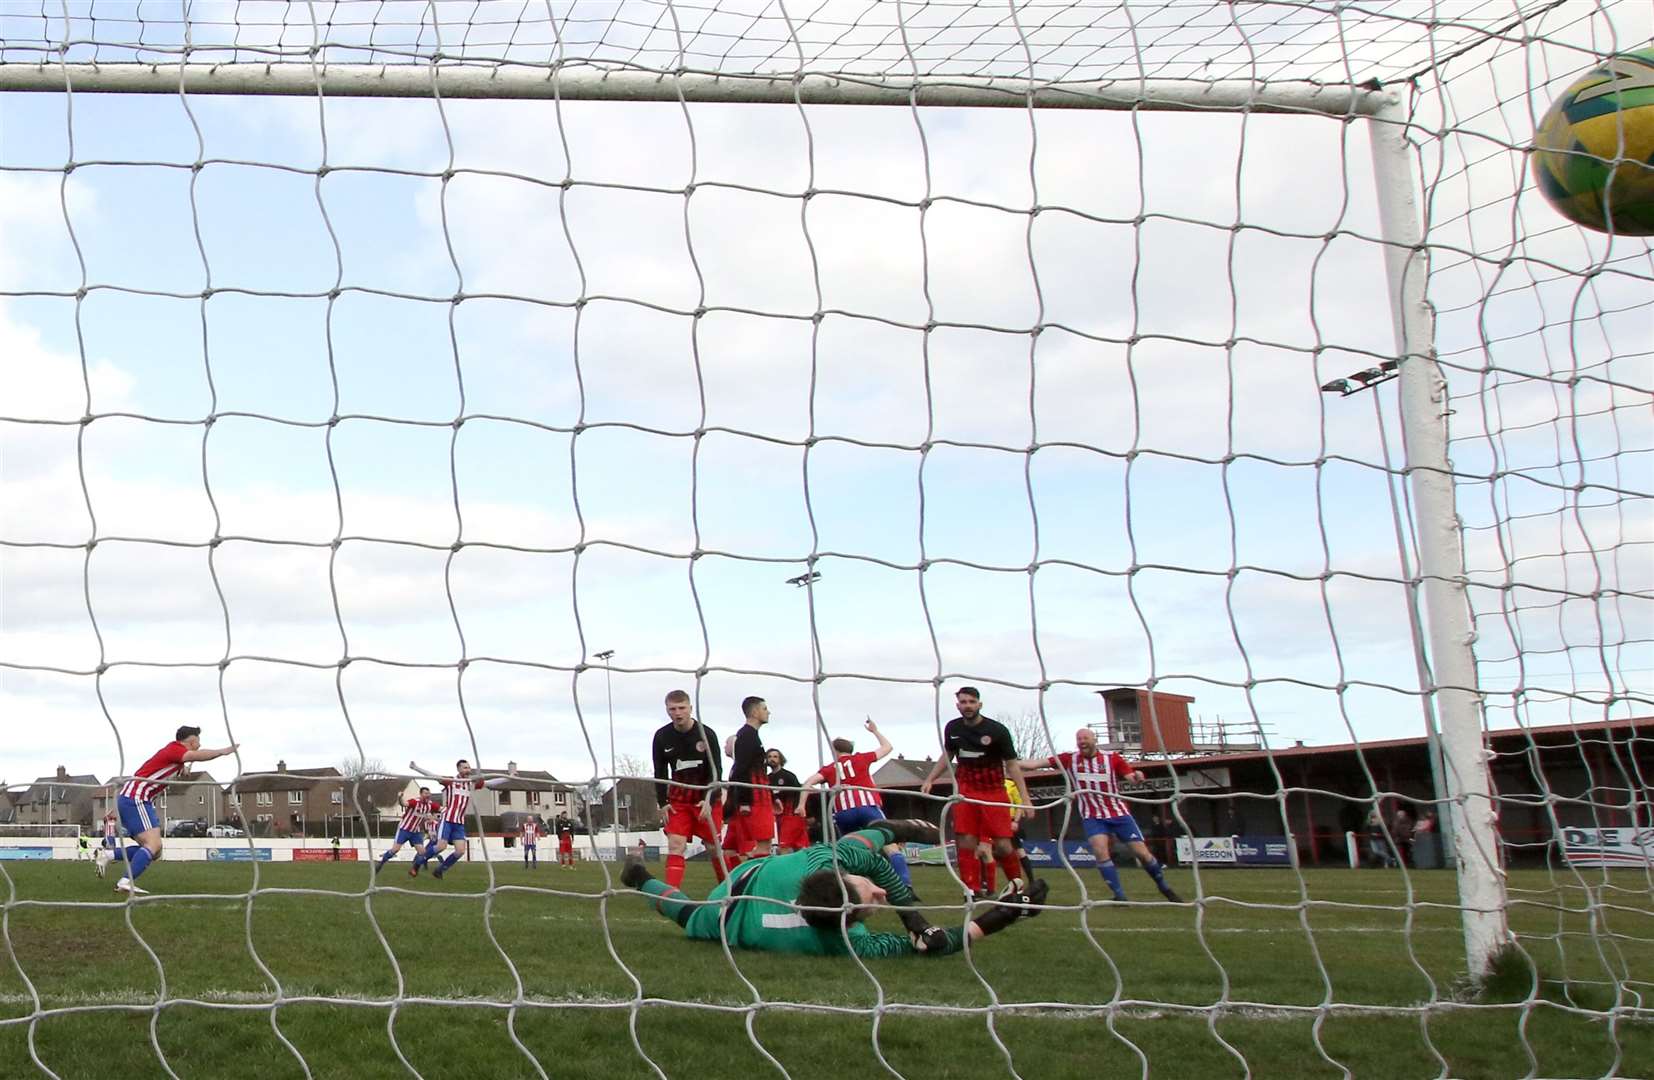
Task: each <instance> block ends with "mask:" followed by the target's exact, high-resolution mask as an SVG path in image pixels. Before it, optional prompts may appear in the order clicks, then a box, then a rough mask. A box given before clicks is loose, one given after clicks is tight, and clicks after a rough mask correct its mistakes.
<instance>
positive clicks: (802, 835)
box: [775, 814, 810, 848]
mask: <svg viewBox="0 0 1654 1080" xmlns="http://www.w3.org/2000/svg"><path fill="white" fill-rule="evenodd" d="M775 842H776V843H777V844H780V845H781V846H782V847H786V848H807V847H809V846H810V826H809V825H808V824H807V823H806V822H805V821H804V815H803V814H780V815H778V816H777V817H776V819H775Z"/></svg>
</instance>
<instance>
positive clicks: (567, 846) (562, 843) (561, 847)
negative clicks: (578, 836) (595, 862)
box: [557, 836, 574, 854]
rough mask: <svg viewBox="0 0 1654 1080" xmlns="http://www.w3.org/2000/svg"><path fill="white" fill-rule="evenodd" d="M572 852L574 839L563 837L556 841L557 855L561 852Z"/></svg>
mask: <svg viewBox="0 0 1654 1080" xmlns="http://www.w3.org/2000/svg"><path fill="white" fill-rule="evenodd" d="M573 850H574V837H572V836H565V837H564V838H563V839H561V840H559V841H557V851H558V853H559V854H560V853H562V852H565V851H573Z"/></svg>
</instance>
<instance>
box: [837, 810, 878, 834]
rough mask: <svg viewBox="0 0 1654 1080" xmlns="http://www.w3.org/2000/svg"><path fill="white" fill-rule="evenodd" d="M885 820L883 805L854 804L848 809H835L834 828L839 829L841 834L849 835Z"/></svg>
mask: <svg viewBox="0 0 1654 1080" xmlns="http://www.w3.org/2000/svg"><path fill="white" fill-rule="evenodd" d="M883 820H884V807H882V806H852V807H851V808H850V809H848V810H835V811H833V828H835V829H837V830H838V833H839V835H840V836H849V835H850V834H851V833H853V832H856V831H858V830H861V829H865V828H867V827H868V826H869V825H875V824H877V823H879V822H881V821H883Z"/></svg>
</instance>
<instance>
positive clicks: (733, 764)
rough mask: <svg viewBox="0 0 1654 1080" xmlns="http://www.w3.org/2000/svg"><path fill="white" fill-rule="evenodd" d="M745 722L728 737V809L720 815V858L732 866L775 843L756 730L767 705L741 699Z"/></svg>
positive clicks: (761, 743) (767, 712) (761, 744)
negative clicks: (729, 741)
mask: <svg viewBox="0 0 1654 1080" xmlns="http://www.w3.org/2000/svg"><path fill="white" fill-rule="evenodd" d="M741 715H742V717H744V718H745V721H746V722H745V723H743V724H742V725H741V730H740V731H737V732H736V733H735V737H734V739H732V740H731V742H732V746H731V748H730V751H729V758H730V765H729V783H730V789H729V790H730V796H729V810H728V811H726V813H725V815H724V818H725V821H726V825H725V828H724V860H725V861H726V862H727V863H728V864H729V865H730V866H732V867H733V866H735V865H736V864H738V863H739V862H740V861H741V860H742V859H752V858H762V857H763V856H765V855H768V854H770V848H771V846H772V845H773V844H774V843H775V807H774V805H773V804H772V802H771V796H770V793H769V783H770V780H769V773H768V772H766V771H765V769H764V757H765V755H764V741H763V738H762V737H761V736H760V735H759V734H758V729H759V728H761V727H763V726H764V725H765V724H767V723H769V722H770V707H769V705H767V704H766V703H765V702H764V699H763V698H761V697H748V698H744V699H742V701H741Z"/></svg>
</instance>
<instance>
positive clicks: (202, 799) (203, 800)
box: [195, 795, 207, 806]
mask: <svg viewBox="0 0 1654 1080" xmlns="http://www.w3.org/2000/svg"><path fill="white" fill-rule="evenodd" d="M195 805H196V806H206V805H207V797H206V796H205V795H197V796H196V797H195Z"/></svg>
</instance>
